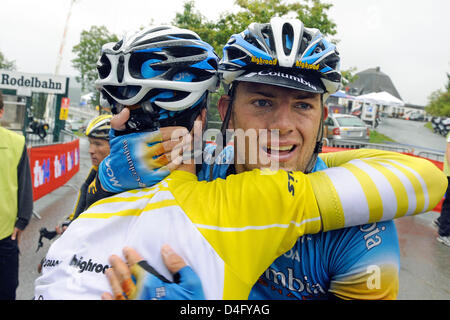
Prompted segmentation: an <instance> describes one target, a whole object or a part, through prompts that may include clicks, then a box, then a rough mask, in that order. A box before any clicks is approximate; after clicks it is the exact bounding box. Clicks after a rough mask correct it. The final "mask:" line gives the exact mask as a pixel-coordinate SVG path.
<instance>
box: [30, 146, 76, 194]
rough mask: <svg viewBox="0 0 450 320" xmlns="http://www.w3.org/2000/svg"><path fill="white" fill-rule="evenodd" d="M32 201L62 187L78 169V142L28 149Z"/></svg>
mask: <svg viewBox="0 0 450 320" xmlns="http://www.w3.org/2000/svg"><path fill="white" fill-rule="evenodd" d="M28 154H29V157H30V167H31V178H32V181H33V201H35V200H37V199H39V198H41V197H43V196H45V195H46V194H47V193H50V192H52V191H53V190H55V189H57V188H59V187H60V186H62V185H64V184H65V183H66V182H67V181H69V180H70V178H72V177H73V176H74V175H75V174H76V173H77V172H78V170H79V169H80V140H79V139H77V140H74V141H71V142H67V143H62V144H54V145H48V146H42V147H33V148H30V149H28Z"/></svg>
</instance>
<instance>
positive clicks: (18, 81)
mask: <svg viewBox="0 0 450 320" xmlns="http://www.w3.org/2000/svg"><path fill="white" fill-rule="evenodd" d="M66 79H67V78H66V77H64V76H54V75H43V74H31V73H22V72H15V71H8V70H1V69H0V89H12V90H24V89H25V90H30V91H32V92H43V93H53V94H65V93H66Z"/></svg>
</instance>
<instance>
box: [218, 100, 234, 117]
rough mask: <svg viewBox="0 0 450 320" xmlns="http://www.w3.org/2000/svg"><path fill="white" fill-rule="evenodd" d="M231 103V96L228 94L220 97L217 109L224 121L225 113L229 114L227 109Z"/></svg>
mask: <svg viewBox="0 0 450 320" xmlns="http://www.w3.org/2000/svg"><path fill="white" fill-rule="evenodd" d="M230 103H231V97H230V96H227V95H223V96H221V97H220V99H219V101H218V102H217V109H218V110H219V114H220V119H221V120H222V121H223V120H224V119H225V115H226V114H227V110H228V108H229V106H230Z"/></svg>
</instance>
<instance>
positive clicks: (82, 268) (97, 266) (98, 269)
mask: <svg viewBox="0 0 450 320" xmlns="http://www.w3.org/2000/svg"><path fill="white" fill-rule="evenodd" d="M69 266H71V267H74V268H78V269H79V270H78V272H79V273H83V272H95V273H105V271H106V269H108V268H109V265H107V264H105V265H103V264H101V263H97V262H93V261H92V259H89V261H84V260H83V257H80V258H78V257H77V255H76V254H74V255H73V257H72V260H71V261H70V264H69Z"/></svg>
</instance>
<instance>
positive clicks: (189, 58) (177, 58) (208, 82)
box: [95, 25, 219, 131]
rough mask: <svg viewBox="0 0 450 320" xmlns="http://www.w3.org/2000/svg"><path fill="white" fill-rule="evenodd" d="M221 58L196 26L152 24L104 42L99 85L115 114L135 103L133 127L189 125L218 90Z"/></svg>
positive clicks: (104, 99)
mask: <svg viewBox="0 0 450 320" xmlns="http://www.w3.org/2000/svg"><path fill="white" fill-rule="evenodd" d="M218 60H219V59H218V57H217V54H216V53H215V52H214V49H213V48H212V47H211V46H210V45H209V44H207V43H206V42H204V41H202V40H201V39H200V37H199V36H198V35H197V34H196V33H195V32H193V31H190V30H186V29H180V28H177V27H173V26H165V25H163V26H156V27H149V28H145V29H143V30H141V31H139V32H137V33H135V34H132V35H131V36H125V37H124V38H123V39H122V40H120V41H119V42H117V43H107V44H105V45H104V46H103V47H102V53H101V56H100V58H99V60H98V62H97V70H98V76H99V78H98V80H97V81H96V82H95V84H96V87H97V88H98V89H99V90H100V91H101V103H102V104H107V105H110V106H111V107H112V109H111V111H112V112H113V113H114V114H116V113H119V112H120V111H121V110H122V109H123V108H124V106H132V108H130V109H131V110H133V111H132V112H131V115H130V120H129V121H128V122H127V128H128V129H129V130H131V131H140V130H146V129H154V128H156V127H160V126H169V125H181V126H185V127H187V128H188V129H189V130H190V129H191V127H192V124H193V121H194V120H195V118H196V116H197V115H198V113H199V112H200V110H201V109H202V108H203V107H206V106H207V99H208V92H213V91H215V90H216V89H217V86H218V76H217V66H218Z"/></svg>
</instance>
